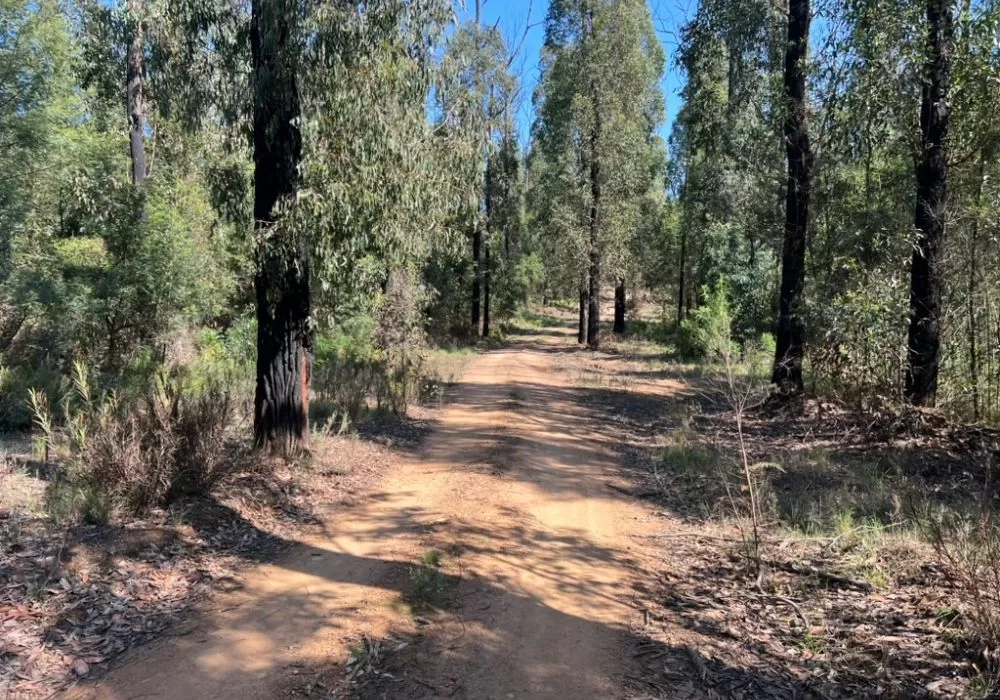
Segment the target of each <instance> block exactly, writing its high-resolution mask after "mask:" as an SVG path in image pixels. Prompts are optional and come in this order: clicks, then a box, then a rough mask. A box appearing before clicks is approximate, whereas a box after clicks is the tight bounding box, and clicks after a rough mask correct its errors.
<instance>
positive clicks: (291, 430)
mask: <svg viewBox="0 0 1000 700" xmlns="http://www.w3.org/2000/svg"><path fill="white" fill-rule="evenodd" d="M296 12H297V11H296V8H295V6H294V4H293V3H292V2H291V0H253V5H252V18H251V22H252V28H251V49H252V54H253V70H254V124H253V141H254V173H255V175H254V219H255V224H254V233H255V237H256V240H257V272H256V275H255V277H254V289H255V291H256V300H257V392H256V396H255V400H254V443H255V444H256V446H257V447H258V448H264V449H268V450H270V451H272V452H277V453H280V454H284V455H286V456H293V455H296V454H298V453H301V452H303V451H307V450H308V449H309V378H310V373H311V364H312V337H311V333H310V326H309V315H310V298H309V254H308V248H307V245H306V242H305V241H304V240H302V239H300V238H298V237H297V236H296V235H295V234H294V233H293V232H292V231H288V230H282V224H281V222H280V221H279V214H280V211H279V210H280V208H281V206H282V205H287V204H289V203H291V202H293V201H294V198H295V195H296V192H297V190H298V186H299V174H298V165H299V161H300V159H301V155H302V138H301V135H300V133H299V128H298V118H299V92H298V86H297V85H296V71H295V68H296V66H295V63H296V61H295V50H296V49H295V44H296V40H295V31H296V26H295V16H296Z"/></svg>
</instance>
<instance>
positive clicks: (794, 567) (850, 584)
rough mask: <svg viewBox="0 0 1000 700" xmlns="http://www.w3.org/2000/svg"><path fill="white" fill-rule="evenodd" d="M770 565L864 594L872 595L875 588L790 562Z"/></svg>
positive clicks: (838, 575)
mask: <svg viewBox="0 0 1000 700" xmlns="http://www.w3.org/2000/svg"><path fill="white" fill-rule="evenodd" d="M770 565H771V566H772V567H774V568H775V569H779V570H781V571H787V572H788V573H790V574H797V575H799V576H815V577H816V578H818V579H820V580H821V581H826V582H827V583H833V584H836V585H838V586H844V587H847V588H857V589H859V590H862V591H864V592H866V593H873V592H874V591H875V586H873V585H872V584H870V583H868V582H867V581H858V580H856V579H853V578H849V577H847V576H841V575H840V574H834V573H830V572H829V571H823V570H821V569H817V568H816V567H815V566H810V565H800V564H793V563H791V562H770Z"/></svg>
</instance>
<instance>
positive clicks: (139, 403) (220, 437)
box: [30, 364, 234, 521]
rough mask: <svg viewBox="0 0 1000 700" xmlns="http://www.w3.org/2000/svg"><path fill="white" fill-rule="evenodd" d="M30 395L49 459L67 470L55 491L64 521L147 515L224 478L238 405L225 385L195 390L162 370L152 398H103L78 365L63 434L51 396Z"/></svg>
mask: <svg viewBox="0 0 1000 700" xmlns="http://www.w3.org/2000/svg"><path fill="white" fill-rule="evenodd" d="M30 396H31V404H32V410H33V413H34V416H35V422H36V424H37V426H38V427H39V429H40V431H41V434H42V436H41V443H42V446H43V447H44V449H45V454H46V458H48V456H49V455H52V454H54V455H57V456H58V457H60V458H61V461H62V465H63V469H62V471H61V473H60V475H59V477H58V478H57V479H56V480H55V481H54V483H53V485H52V488H51V489H50V491H49V508H50V512H52V514H53V516H54V517H56V518H57V519H62V520H71V519H74V518H84V519H87V520H94V521H106V520H107V519H109V518H110V517H111V516H112V515H113V514H114V513H116V512H118V511H123V512H126V513H129V514H141V513H143V512H145V511H147V510H148V509H149V508H152V507H155V506H159V505H163V504H164V503H165V502H166V501H168V500H169V499H170V498H171V497H173V496H175V495H178V494H180V493H190V492H193V491H198V490H204V489H208V488H210V487H211V486H212V485H213V484H214V483H216V482H217V481H218V479H219V478H220V477H221V476H222V475H223V474H224V473H225V466H226V464H227V455H226V454H225V449H224V437H225V431H226V429H227V428H228V427H229V425H230V424H231V422H232V417H233V406H234V402H233V400H232V396H231V394H230V393H229V392H228V391H227V390H226V389H223V388H222V386H221V385H220V384H211V385H209V386H206V387H204V388H202V389H200V390H195V389H193V388H191V385H190V382H189V381H186V378H185V376H184V375H183V373H181V372H179V371H176V370H175V371H174V372H170V373H168V372H161V373H160V374H159V375H158V376H157V377H156V379H155V381H154V382H153V383H152V386H151V387H150V388H149V390H148V391H147V392H146V393H145V394H143V395H140V396H137V397H135V398H129V399H126V398H124V396H123V395H122V394H121V393H117V392H108V393H103V394H100V395H98V394H97V393H96V392H95V391H94V389H93V387H92V385H91V382H90V377H89V375H88V372H87V370H86V368H85V367H84V366H83V365H81V364H77V365H76V366H75V368H74V378H73V391H72V392H71V393H69V394H67V395H66V396H65V397H64V398H63V401H62V406H63V409H64V412H65V418H64V420H65V429H62V430H59V429H57V428H55V427H54V419H53V416H52V412H51V409H50V404H49V402H48V399H47V397H46V396H45V395H44V394H42V393H41V392H37V391H31V393H30Z"/></svg>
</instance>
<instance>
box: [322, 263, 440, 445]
mask: <svg viewBox="0 0 1000 700" xmlns="http://www.w3.org/2000/svg"><path fill="white" fill-rule="evenodd" d="M423 304H424V298H423V296H422V294H421V290H420V288H419V287H418V286H417V284H416V277H415V275H412V274H409V273H407V272H405V271H396V272H393V273H391V274H390V279H389V283H388V284H387V285H386V292H385V294H384V295H383V296H382V298H381V299H380V300H379V302H378V303H377V305H376V312H377V316H376V317H375V318H373V317H371V316H363V315H362V316H357V317H355V318H353V319H351V320H349V321H347V322H345V323H343V324H340V325H338V326H336V327H334V328H333V329H331V330H329V331H327V332H325V333H321V334H318V335H317V337H316V341H315V349H314V357H313V388H314V389H315V391H316V393H317V395H318V397H319V399H320V402H321V405H320V406H318V407H316V408H314V411H319V410H321V409H323V408H325V409H327V410H326V411H325V413H326V415H325V416H323V419H325V420H326V421H327V423H328V425H332V423H333V421H334V419H336V418H337V417H339V418H340V421H341V425H342V426H346V425H347V423H349V422H352V421H354V420H356V419H357V418H358V417H359V416H360V415H361V413H362V412H363V411H364V410H365V409H366V408H367V407H368V405H369V402H370V401H371V402H374V404H375V406H376V408H378V409H384V408H388V409H390V410H391V411H392V412H393V413H397V414H402V413H405V412H406V409H407V406H408V404H409V403H410V401H412V400H413V398H414V397H415V396H417V394H418V391H419V388H420V380H421V377H422V373H423V367H424V355H425V350H426V342H425V336H424V330H423V323H424V318H423V315H422V311H421V309H422V307H423Z"/></svg>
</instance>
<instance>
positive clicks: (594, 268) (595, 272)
mask: <svg viewBox="0 0 1000 700" xmlns="http://www.w3.org/2000/svg"><path fill="white" fill-rule="evenodd" d="M588 32H589V36H590V37H591V38H592V37H593V35H594V11H593V10H591V11H590V13H589V27H588ZM590 92H591V100H592V102H593V106H594V123H593V125H592V127H591V131H590V271H589V285H590V286H589V289H588V290H587V296H588V301H589V304H588V309H587V346H588V347H589V348H591V349H597V348H598V347H599V346H600V344H601V241H600V213H601V159H600V155H599V152H598V146H599V144H600V141H601V99H600V98H601V96H600V93H599V92H598V91H597V86H596V84H595V83H594V82H591V84H590Z"/></svg>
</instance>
